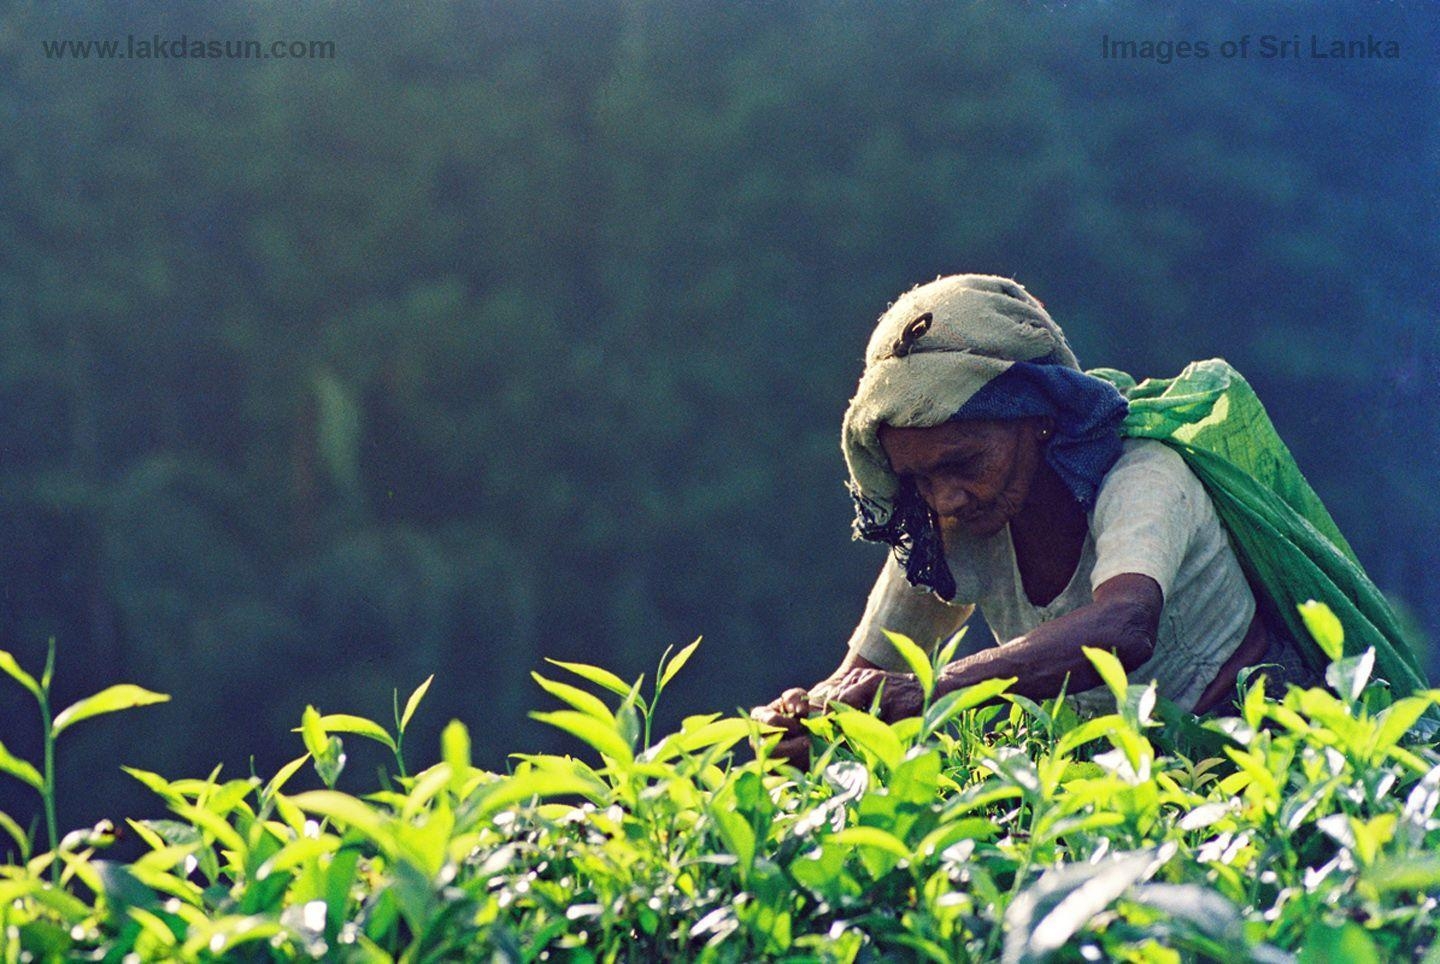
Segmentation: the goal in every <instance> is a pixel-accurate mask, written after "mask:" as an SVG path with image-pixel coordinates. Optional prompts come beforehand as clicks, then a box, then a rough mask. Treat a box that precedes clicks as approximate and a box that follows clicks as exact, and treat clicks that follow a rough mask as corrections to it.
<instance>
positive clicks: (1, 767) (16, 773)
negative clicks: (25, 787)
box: [0, 743, 45, 793]
mask: <svg viewBox="0 0 1440 964" xmlns="http://www.w3.org/2000/svg"><path fill="white" fill-rule="evenodd" d="M0 773H8V774H10V775H11V776H12V777H14V778H15V779H17V780H19V781H21V782H22V783H28V784H29V785H30V786H32V787H34V788H35V789H36V790H39V791H41V792H42V793H43V792H44V790H45V780H44V778H43V777H41V776H40V771H38V770H36V769H35V768H34V767H33V766H31V765H30V764H29V763H26V762H25V761H24V760H22V759H20V758H19V757H18V756H16V755H15V754H13V753H11V752H10V751H9V750H7V749H6V748H5V744H4V743H0Z"/></svg>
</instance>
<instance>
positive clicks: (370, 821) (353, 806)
mask: <svg viewBox="0 0 1440 964" xmlns="http://www.w3.org/2000/svg"><path fill="white" fill-rule="evenodd" d="M289 799H290V802H291V803H293V804H294V805H295V806H297V807H299V808H300V809H301V810H304V811H306V812H307V813H317V814H319V815H320V816H322V817H329V818H330V819H331V820H334V821H336V822H337V823H339V824H340V825H341V826H342V827H347V828H351V829H354V830H359V831H360V832H362V833H364V834H365V835H366V836H367V837H369V838H371V839H372V840H376V841H377V842H378V841H381V840H383V841H385V842H387V843H392V844H393V842H394V841H393V837H392V835H390V834H389V833H388V832H387V831H386V830H385V821H384V819H383V818H382V817H381V815H380V812H379V811H378V810H376V809H374V808H373V807H371V806H369V805H368V804H366V803H364V802H363V801H360V800H357V799H355V798H354V797H352V796H350V795H349V794H346V793H340V792H339V791H337V790H311V791H309V792H308V793H300V794H296V795H295V796H293V797H290V798H289Z"/></svg>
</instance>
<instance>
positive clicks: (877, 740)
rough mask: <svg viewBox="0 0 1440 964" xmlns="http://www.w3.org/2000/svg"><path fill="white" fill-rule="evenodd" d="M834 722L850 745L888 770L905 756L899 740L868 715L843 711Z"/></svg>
mask: <svg viewBox="0 0 1440 964" xmlns="http://www.w3.org/2000/svg"><path fill="white" fill-rule="evenodd" d="M835 722H836V723H837V724H838V725H839V727H840V729H841V731H842V732H843V733H844V734H845V735H846V736H847V737H849V738H850V741H851V742H852V743H854V744H855V745H856V746H857V747H859V748H860V749H861V750H862V751H863V752H865V753H867V754H869V755H871V756H873V757H875V758H876V759H878V760H879V761H880V762H881V763H883V764H885V767H886V769H888V770H893V769H895V767H896V766H897V765H898V764H899V763H900V758H901V757H903V756H904V755H905V747H904V746H902V745H901V744H900V738H899V737H897V736H896V735H895V734H894V733H893V732H892V731H891V729H890V727H889V726H887V725H886V724H885V722H884V721H883V720H879V719H877V718H875V717H873V716H871V715H870V714H869V713H865V712H863V711H861V710H855V709H845V710H842V711H841V712H840V713H838V714H837V715H836V717H835Z"/></svg>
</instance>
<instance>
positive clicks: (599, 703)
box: [530, 673, 615, 724]
mask: <svg viewBox="0 0 1440 964" xmlns="http://www.w3.org/2000/svg"><path fill="white" fill-rule="evenodd" d="M530 677H531V679H533V680H535V682H536V683H538V684H539V685H540V688H541V689H543V690H544V691H545V692H547V693H549V694H550V695H551V696H553V697H555V698H556V699H559V700H563V701H564V702H566V703H569V704H570V705H571V706H573V707H574V708H575V709H577V710H579V711H580V712H581V713H584V714H586V715H587V716H593V717H595V718H596V719H597V720H602V721H604V722H606V723H612V724H613V723H614V722H615V714H614V713H612V712H611V711H610V707H608V706H606V705H605V702H604V700H602V699H600V697H598V696H596V695H595V694H594V693H591V692H590V691H589V690H582V689H581V688H580V687H578V686H571V685H569V684H568V683H560V682H557V681H555V680H552V679H546V678H545V677H544V676H541V675H540V674H539V673H531V674H530Z"/></svg>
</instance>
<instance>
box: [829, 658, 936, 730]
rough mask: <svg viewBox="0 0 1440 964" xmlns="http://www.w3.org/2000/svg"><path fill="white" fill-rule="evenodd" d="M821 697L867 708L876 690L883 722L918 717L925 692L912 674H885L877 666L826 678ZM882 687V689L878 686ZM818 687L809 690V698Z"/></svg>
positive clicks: (860, 708) (861, 708) (872, 700)
mask: <svg viewBox="0 0 1440 964" xmlns="http://www.w3.org/2000/svg"><path fill="white" fill-rule="evenodd" d="M826 684H827V685H826V686H825V687H824V689H825V693H824V695H825V697H826V698H827V699H830V700H834V701H835V702H837V703H844V704H845V705H846V706H853V707H855V708H856V709H858V710H868V709H869V708H870V704H871V703H872V702H874V700H875V693H876V691H877V690H878V691H879V692H880V718H881V719H882V720H884V721H885V722H886V723H894V722H895V721H896V720H903V719H905V718H906V717H907V716H919V715H920V713H921V711H922V710H924V708H925V691H924V690H923V689H921V687H920V681H919V680H918V679H916V678H915V675H914V674H913V673H887V672H885V671H884V670H881V669H852V670H849V671H848V672H846V673H845V675H844V676H841V677H839V678H838V679H835V680H827V681H826ZM882 687H883V689H882ZM820 689H821V687H816V691H812V692H811V697H812V698H813V697H814V696H815V695H817V691H819V690H820Z"/></svg>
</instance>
